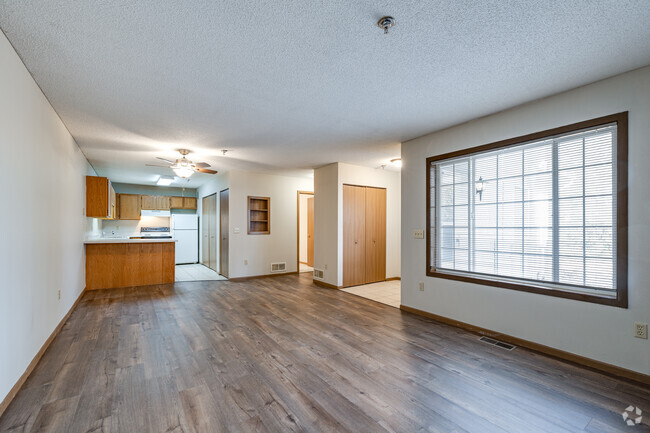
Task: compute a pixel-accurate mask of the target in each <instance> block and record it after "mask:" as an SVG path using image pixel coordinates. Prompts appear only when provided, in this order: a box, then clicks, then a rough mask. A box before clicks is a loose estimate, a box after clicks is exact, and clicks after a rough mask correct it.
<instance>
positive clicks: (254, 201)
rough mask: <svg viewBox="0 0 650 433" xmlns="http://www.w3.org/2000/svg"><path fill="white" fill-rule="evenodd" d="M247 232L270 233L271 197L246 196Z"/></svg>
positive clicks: (250, 233)
mask: <svg viewBox="0 0 650 433" xmlns="http://www.w3.org/2000/svg"><path fill="white" fill-rule="evenodd" d="M248 234H249V235H268V234H271V198H270V197H253V196H248Z"/></svg>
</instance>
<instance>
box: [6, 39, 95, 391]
mask: <svg viewBox="0 0 650 433" xmlns="http://www.w3.org/2000/svg"><path fill="white" fill-rule="evenodd" d="M0 65H2V74H0V146H1V148H0V149H1V154H2V157H3V158H4V159H5V160H6V161H7V163H6V164H3V166H2V170H0V184H1V185H3V186H4V189H3V190H4V198H3V203H5V204H4V205H3V207H2V209H1V210H0V239H2V246H1V247H0V299H2V302H0V401H2V400H3V399H4V398H5V397H6V396H7V394H8V393H9V391H10V390H11V388H12V387H13V386H14V385H15V384H16V382H17V381H18V379H19V378H20V376H21V375H22V374H23V373H24V372H25V369H26V368H27V366H28V365H29V363H30V362H31V361H32V359H33V358H34V356H35V355H36V354H37V352H38V351H39V349H40V348H41V346H42V345H43V343H45V341H46V339H47V338H48V337H49V336H50V334H51V333H52V332H53V331H54V329H55V328H56V326H57V325H58V324H59V322H60V321H61V319H62V318H63V317H64V316H65V315H66V313H67V312H68V311H69V310H70V308H71V307H72V305H73V304H74V302H75V300H76V299H77V298H78V297H79V295H80V294H81V292H82V291H83V289H84V286H85V251H84V245H83V240H84V237H85V236H86V235H88V234H90V233H91V232H92V231H93V230H95V231H97V230H99V229H100V227H101V225H100V223H99V221H97V220H94V219H91V218H86V217H85V216H84V207H85V204H86V203H85V178H84V176H85V175H87V174H88V175H94V174H95V172H94V170H93V169H92V167H91V166H90V165H89V164H88V162H87V161H86V158H85V157H84V156H83V154H82V153H81V151H80V150H79V148H78V147H77V144H76V143H75V142H74V140H73V138H72V137H71V136H70V134H69V133H68V131H67V129H66V128H65V126H64V125H63V123H62V122H61V120H60V119H59V117H58V116H57V114H56V112H55V111H54V109H53V108H52V107H51V106H50V104H49V103H48V101H47V100H46V98H45V96H44V95H43V94H42V93H41V91H40V89H39V88H38V86H37V85H36V83H35V82H34V80H33V79H32V77H31V76H30V74H29V72H28V71H27V70H26V68H25V67H24V65H23V64H22V62H21V61H20V59H19V58H18V55H17V54H16V52H15V51H14V50H13V48H12V47H11V45H10V44H9V42H8V41H7V39H6V38H5V36H4V35H2V34H1V33H0ZM59 290H61V299H60V300H59V299H58V291H59Z"/></svg>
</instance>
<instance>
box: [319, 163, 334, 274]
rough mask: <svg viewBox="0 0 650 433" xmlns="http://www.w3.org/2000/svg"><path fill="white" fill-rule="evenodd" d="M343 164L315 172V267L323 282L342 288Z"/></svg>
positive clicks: (332, 165) (327, 166) (329, 166)
mask: <svg viewBox="0 0 650 433" xmlns="http://www.w3.org/2000/svg"><path fill="white" fill-rule="evenodd" d="M338 182H339V165H338V164H337V163H335V164H329V165H326V166H324V167H321V168H318V169H316V170H314V268H315V269H320V270H322V271H323V281H324V282H325V283H327V284H331V285H333V286H340V284H339V280H338V274H339V271H338V268H339V265H338V263H339V260H338V245H339V240H338V239H339V238H338V226H339V218H338V212H339V200H338V196H339V192H338V191H339V189H338Z"/></svg>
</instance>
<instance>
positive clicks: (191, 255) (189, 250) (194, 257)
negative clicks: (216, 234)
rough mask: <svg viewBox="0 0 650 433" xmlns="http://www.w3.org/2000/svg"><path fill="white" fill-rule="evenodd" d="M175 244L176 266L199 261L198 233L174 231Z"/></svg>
mask: <svg viewBox="0 0 650 433" xmlns="http://www.w3.org/2000/svg"><path fill="white" fill-rule="evenodd" d="M174 239H176V240H177V241H178V242H176V264H177V265H178V264H180V263H196V262H198V261H199V231H198V230H174Z"/></svg>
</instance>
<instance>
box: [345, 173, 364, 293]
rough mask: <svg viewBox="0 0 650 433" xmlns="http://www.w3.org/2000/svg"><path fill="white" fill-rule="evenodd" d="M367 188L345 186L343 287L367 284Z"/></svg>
mask: <svg viewBox="0 0 650 433" xmlns="http://www.w3.org/2000/svg"><path fill="white" fill-rule="evenodd" d="M365 214H366V188H364V187H359V186H351V185H343V286H344V287H349V286H356V285H359V284H365V282H366V231H365V225H366V215H365Z"/></svg>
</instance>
